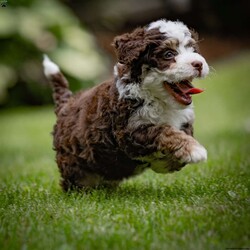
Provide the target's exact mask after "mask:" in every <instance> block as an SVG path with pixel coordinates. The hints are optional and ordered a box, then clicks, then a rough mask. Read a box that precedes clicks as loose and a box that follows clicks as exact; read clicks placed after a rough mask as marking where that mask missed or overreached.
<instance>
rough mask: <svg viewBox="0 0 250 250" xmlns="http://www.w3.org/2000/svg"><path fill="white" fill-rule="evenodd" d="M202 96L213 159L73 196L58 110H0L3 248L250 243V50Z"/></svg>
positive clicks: (199, 131) (200, 114)
mask: <svg viewBox="0 0 250 250" xmlns="http://www.w3.org/2000/svg"><path fill="white" fill-rule="evenodd" d="M214 68H215V69H216V72H213V73H212V74H211V75H210V77H209V78H208V79H207V80H204V81H203V82H202V83H201V85H202V86H203V87H205V88H206V92H205V93H204V94H202V95H199V96H195V97H194V99H195V106H196V123H195V129H196V130H195V131H196V134H195V135H196V137H197V138H198V139H199V141H201V142H202V143H203V144H204V145H205V146H206V148H207V149H208V154H209V155H208V157H209V158H208V161H207V163H205V164H198V165H192V166H187V167H186V168H184V169H183V170H182V171H180V172H178V173H174V174H168V175H160V174H156V173H153V172H152V171H148V172H146V173H144V174H143V175H141V176H139V177H136V178H133V179H130V180H128V181H126V182H124V183H123V184H122V185H121V186H120V187H119V188H118V189H117V190H114V191H111V190H95V191H93V192H92V193H88V194H81V193H74V192H73V193H71V194H65V193H63V192H62V191H61V190H60V187H59V185H58V181H59V174H58V171H57V166H56V164H55V162H54V152H53V151H52V149H51V148H52V146H51V144H52V138H51V136H50V134H49V133H50V131H51V130H52V126H53V124H54V121H55V118H54V115H53V111H52V108H50V107H46V108H20V109H16V110H5V111H2V112H1V113H0V249H6V250H7V249H8V250H9V249H52V250H54V249H62V250H66V249H84V250H85V249H86V250H87V249H98V250H99V249H129V250H132V249H141V250H144V249H159V250H162V249H170V250H171V249H177V250H179V249H194V250H196V249H213V250H214V249H215V250H216V249H218V250H219V249H220V250H221V249H226V248H248V249H249V248H250V195H249V193H250V192H249V190H250V178H249V177H250V105H249V104H250V101H249V94H250V83H249V78H250V55H249V54H248V55H245V56H243V57H239V58H234V59H232V60H230V61H229V62H224V63H223V64H218V65H214Z"/></svg>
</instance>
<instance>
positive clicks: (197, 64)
mask: <svg viewBox="0 0 250 250" xmlns="http://www.w3.org/2000/svg"><path fill="white" fill-rule="evenodd" d="M191 64H192V66H193V67H194V68H195V69H197V70H198V71H201V70H202V62H200V61H193V62H192V63H191Z"/></svg>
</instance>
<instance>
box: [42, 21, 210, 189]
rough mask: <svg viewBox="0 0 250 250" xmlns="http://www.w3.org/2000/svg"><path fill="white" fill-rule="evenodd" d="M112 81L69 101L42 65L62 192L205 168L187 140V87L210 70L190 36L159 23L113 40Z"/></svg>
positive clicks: (56, 75)
mask: <svg viewBox="0 0 250 250" xmlns="http://www.w3.org/2000/svg"><path fill="white" fill-rule="evenodd" d="M113 45H114V47H115V50H116V54H117V59H118V62H117V63H116V65H115V67H114V77H113V79H112V80H110V81H106V82H104V83H102V84H100V85H98V86H96V87H93V88H92V89H89V90H87V91H83V92H79V93H78V94H76V95H72V93H71V92H70V90H69V89H68V83H67V81H66V79H65V78H64V76H63V75H62V73H61V72H60V70H59V68H58V66H57V65H56V64H54V63H53V62H51V61H50V60H49V58H48V57H45V59H44V70H45V75H46V76H47V77H48V79H49V80H50V81H51V84H52V87H53V97H54V101H55V105H56V108H55V113H56V115H57V122H56V125H55V127H54V132H53V135H54V149H55V150H56V160H57V164H58V167H59V169H60V172H61V176H62V181H61V185H62V187H63V189H64V190H69V189H72V188H86V187H97V186H102V185H107V184H108V185H109V184H110V185H113V184H117V183H119V182H120V181H121V180H123V179H124V178H128V177H130V176H133V175H136V174H139V173H141V172H142V171H143V170H144V169H146V168H151V169H153V170H154V171H155V172H160V173H167V172H172V171H176V170H180V169H181V168H182V167H183V166H184V165H186V164H188V163H198V162H201V161H205V160H206V158H207V152H206V150H205V148H204V147H203V146H201V145H200V144H199V143H198V142H197V141H196V140H195V139H194V138H193V137H192V135H193V127H192V124H193V122H194V111H193V105H192V97H191V95H192V94H197V93H200V92H202V90H200V89H197V88H194V87H193V85H192V84H191V81H192V80H193V79H194V78H197V77H205V76H206V75H207V74H208V72H209V67H208V65H207V63H206V61H205V59H204V58H203V57H202V56H201V55H200V54H199V53H198V51H197V50H198V45H197V35H196V34H195V33H194V32H192V31H190V30H189V29H188V28H187V26H185V25H184V24H183V23H182V22H171V21H166V20H159V21H156V22H153V23H151V24H149V25H148V26H147V27H143V28H137V29H135V30H134V31H133V32H132V33H127V34H124V35H121V36H118V37H116V38H115V39H114V42H113Z"/></svg>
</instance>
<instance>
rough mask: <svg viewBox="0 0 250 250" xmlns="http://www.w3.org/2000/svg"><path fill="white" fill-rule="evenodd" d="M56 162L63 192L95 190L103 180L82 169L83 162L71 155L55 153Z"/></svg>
mask: <svg viewBox="0 0 250 250" xmlns="http://www.w3.org/2000/svg"><path fill="white" fill-rule="evenodd" d="M56 161H57V165H58V168H59V170H60V173H61V182H60V184H61V187H62V189H63V190H64V191H69V190H73V189H84V188H95V187H97V186H99V185H100V184H101V183H102V180H103V178H102V177H101V176H100V175H98V174H96V173H91V172H90V171H87V170H85V169H84V165H85V164H84V162H82V161H81V162H80V161H79V159H78V157H76V156H73V155H71V154H65V153H64V154H61V153H57V156H56Z"/></svg>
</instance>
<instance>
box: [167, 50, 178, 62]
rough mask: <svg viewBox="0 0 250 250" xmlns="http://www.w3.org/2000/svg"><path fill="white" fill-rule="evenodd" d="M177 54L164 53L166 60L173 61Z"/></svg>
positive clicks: (172, 52) (169, 51)
mask: <svg viewBox="0 0 250 250" xmlns="http://www.w3.org/2000/svg"><path fill="white" fill-rule="evenodd" d="M175 55H176V53H175V52H174V51H172V50H167V51H166V52H165V53H164V58H165V59H168V60H169V59H173V58H174V57H175Z"/></svg>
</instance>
